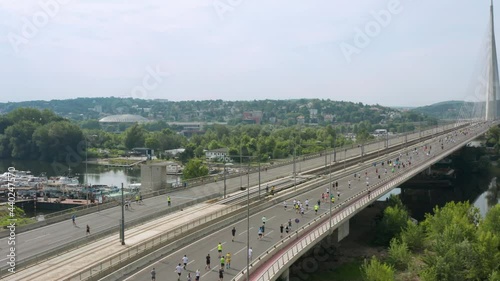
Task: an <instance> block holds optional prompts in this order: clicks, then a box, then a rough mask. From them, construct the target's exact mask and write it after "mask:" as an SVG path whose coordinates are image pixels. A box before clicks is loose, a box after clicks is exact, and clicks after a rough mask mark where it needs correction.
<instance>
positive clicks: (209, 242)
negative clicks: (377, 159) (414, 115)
mask: <svg viewBox="0 0 500 281" xmlns="http://www.w3.org/2000/svg"><path fill="white" fill-rule="evenodd" d="M455 138H457V137H455ZM426 144H427V145H428V146H432V149H431V155H426V153H427V152H428V148H427V149H424V146H419V149H418V155H417V154H414V153H412V152H409V153H408V156H406V151H405V152H403V153H402V158H403V159H405V160H407V161H408V160H409V157H411V162H412V165H415V164H417V163H419V162H420V161H423V160H425V159H429V158H430V157H432V151H436V150H441V148H440V146H439V145H438V144H439V142H438V141H437V140H434V141H433V142H428V143H426ZM452 144H454V143H453V142H448V143H446V144H445V147H449V146H451V145H452ZM409 150H410V149H409ZM409 150H408V151H409ZM398 156H399V154H398V153H393V154H391V157H390V159H391V160H395V159H396V158H397V157H398ZM386 163H387V162H386ZM386 167H387V165H384V167H383V168H382V166H381V165H380V164H379V165H377V166H376V167H374V166H372V165H370V164H367V165H364V166H363V167H360V168H357V169H355V171H356V173H357V174H361V178H359V177H358V178H356V180H353V179H354V174H353V173H349V174H348V175H347V176H345V177H342V178H339V177H337V176H336V177H333V178H332V182H335V181H338V182H339V191H340V195H341V196H340V200H337V201H336V202H335V203H334V204H333V206H335V205H337V204H339V203H340V202H342V201H343V200H345V199H346V198H349V197H351V196H353V195H355V194H357V193H358V192H359V191H362V190H366V176H368V178H369V181H371V184H373V183H374V182H375V179H377V180H378V174H381V179H384V178H386V177H390V176H391V175H392V167H387V168H388V169H387V170H388V171H387V174H386V173H385V172H384V170H385V168H386ZM408 168H411V166H408V165H405V168H403V167H401V168H399V169H408ZM397 169H398V168H395V170H397ZM375 170H378V173H375ZM365 172H366V173H367V174H366V175H365ZM349 180H351V188H350V189H349V188H348V181H349ZM329 186H330V183H327V184H324V185H322V186H320V187H318V188H316V189H314V190H310V191H308V192H306V193H304V194H301V195H299V196H292V197H289V198H288V199H287V202H288V205H289V207H288V208H287V210H285V208H284V207H283V205H282V204H281V203H280V204H276V205H275V206H273V207H271V208H269V209H266V210H263V211H261V212H258V213H254V214H251V217H250V225H251V230H250V247H252V248H253V257H257V256H259V255H260V254H261V253H263V252H264V251H265V250H267V249H268V248H269V247H271V246H272V245H274V244H275V243H277V242H278V241H279V240H280V233H279V226H280V224H284V225H286V224H287V223H288V220H289V219H292V221H294V220H295V219H296V218H298V219H299V224H296V223H295V222H293V223H292V230H295V229H297V227H300V226H302V225H304V224H305V223H307V222H309V221H311V220H312V219H313V218H314V217H315V216H316V215H315V214H314V211H312V208H311V206H314V204H316V201H317V200H318V199H320V198H321V193H323V192H325V191H326V189H327V188H328V187H329ZM335 195H336V191H335ZM293 199H298V200H300V201H301V202H304V201H305V200H306V199H309V201H310V209H309V211H308V212H306V213H305V214H304V216H301V215H300V214H296V212H295V211H294V210H292V208H290V205H291V204H290V200H293ZM329 210H330V204H329V203H326V202H322V203H321V205H320V211H321V212H328V211H329ZM271 215H272V216H271ZM262 216H266V217H273V219H272V221H270V223H266V235H265V237H264V238H263V239H261V240H259V239H258V235H257V230H258V227H259V226H261V225H262V222H261V218H262ZM234 226H235V227H236V229H237V231H240V232H241V233H240V234H239V235H237V236H236V237H237V239H236V240H235V242H231V229H232V227H233V225H231V226H228V227H226V228H224V229H221V230H219V231H216V232H214V233H211V234H207V236H205V237H204V238H203V239H201V240H199V241H197V242H196V243H193V244H191V245H189V246H187V247H184V248H182V249H180V250H178V251H176V252H174V253H173V254H171V255H169V256H167V257H165V258H163V259H161V260H160V261H157V262H156V263H154V264H151V265H150V266H148V267H146V268H144V269H142V270H141V271H138V272H136V273H135V274H133V275H132V276H130V277H126V278H123V279H122V280H127V281H133V280H149V279H150V275H149V274H150V273H149V272H150V270H151V269H152V267H155V268H156V272H157V280H177V274H175V273H174V272H173V271H174V269H175V265H176V264H177V263H178V262H180V258H181V257H182V256H183V255H184V254H186V255H187V256H188V257H190V256H191V257H192V258H193V259H196V262H195V263H193V265H192V266H190V267H189V268H187V271H184V272H183V273H182V276H181V280H184V279H186V275H187V272H190V273H191V275H192V277H193V279H194V273H195V271H196V269H199V270H200V271H201V272H202V274H203V275H202V278H201V280H203V281H205V280H218V271H216V269H215V268H217V265H219V263H218V262H217V260H218V259H217V251H216V245H217V244H218V243H219V242H222V243H224V246H223V253H224V254H227V252H230V253H235V254H234V255H233V257H232V262H231V269H226V270H225V274H224V278H225V279H226V280H230V279H231V278H232V277H234V276H235V274H237V273H238V272H239V271H241V270H242V269H243V268H244V267H245V266H246V257H247V248H246V239H247V236H246V235H241V234H243V233H246V228H247V222H246V221H240V222H238V223H237V224H235V225H234ZM207 253H208V254H210V256H211V257H212V270H210V271H204V267H205V264H204V260H205V259H204V257H205V256H206V255H207Z"/></svg>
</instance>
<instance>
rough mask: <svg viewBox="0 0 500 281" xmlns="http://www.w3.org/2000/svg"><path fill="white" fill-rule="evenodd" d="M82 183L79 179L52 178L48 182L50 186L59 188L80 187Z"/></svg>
mask: <svg viewBox="0 0 500 281" xmlns="http://www.w3.org/2000/svg"><path fill="white" fill-rule="evenodd" d="M79 183H80V182H79V181H78V178H72V177H51V178H50V179H49V180H48V181H47V184H48V185H52V186H58V185H78V184H79Z"/></svg>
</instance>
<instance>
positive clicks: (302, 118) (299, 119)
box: [297, 115, 306, 124]
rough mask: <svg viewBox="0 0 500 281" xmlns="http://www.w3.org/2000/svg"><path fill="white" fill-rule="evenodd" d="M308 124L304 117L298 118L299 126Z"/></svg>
mask: <svg viewBox="0 0 500 281" xmlns="http://www.w3.org/2000/svg"><path fill="white" fill-rule="evenodd" d="M305 122H306V118H305V117H304V116H302V115H300V116H299V117H297V124H304V123H305Z"/></svg>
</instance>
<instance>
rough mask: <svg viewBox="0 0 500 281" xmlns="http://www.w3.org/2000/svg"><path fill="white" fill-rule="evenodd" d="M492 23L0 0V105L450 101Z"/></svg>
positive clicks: (382, 12) (482, 15)
mask: <svg viewBox="0 0 500 281" xmlns="http://www.w3.org/2000/svg"><path fill="white" fill-rule="evenodd" d="M43 3H47V4H43ZM497 6H498V7H497V8H498V9H500V3H499V4H498V5H497ZM377 15H378V16H377ZM488 18H489V1H488V0H480V1H478V0H474V1H470V0H453V1H452V0H439V1H436V0H433V1H431V0H419V1H414V0H400V1H398V0H357V1H346V0H343V1H340V0H315V1H304V0H300V1H299V0H272V1H269V0H268V1H264V0H251V1H250V0H215V1H213V0H176V1H168V0H140V1H137V0H136V1H124V0H120V1H118V0H116V1H115V0H85V1H83V0H36V1H32V0H1V1H0V85H1V89H0V93H1V94H0V102H7V101H24V100H34V99H37V100H38V99H43V100H50V99H67V98H76V97H103V96H115V97H136V98H148V99H153V98H162V99H168V100H173V101H179V100H205V99H223V100H253V99H289V98H322V99H328V98H329V99H332V100H348V101H354V102H363V103H369V104H374V103H379V104H382V105H390V106H394V105H405V106H410V105H412V106H420V105H426V104H430V103H434V102H439V101H444V100H450V99H454V100H460V99H464V98H465V97H466V96H467V95H468V93H467V91H470V90H471V84H473V82H472V81H473V78H474V77H473V72H474V69H475V68H477V65H478V63H477V61H478V60H479V54H480V50H481V46H482V44H484V41H485V37H486V34H487V27H488ZM360 30H361V31H360Z"/></svg>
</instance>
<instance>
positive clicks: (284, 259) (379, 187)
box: [233, 130, 486, 281]
mask: <svg viewBox="0 0 500 281" xmlns="http://www.w3.org/2000/svg"><path fill="white" fill-rule="evenodd" d="M484 132H486V130H482V131H481V132H479V133H476V135H479V134H483V133H484ZM469 141H470V140H469V139H468V140H466V141H462V142H460V143H459V144H458V145H455V146H453V147H450V149H449V150H446V151H443V152H441V153H440V154H439V155H441V154H449V153H451V152H453V151H454V150H456V149H458V148H460V147H461V146H463V145H464V144H467V143H468V142H469ZM433 159H434V160H433ZM435 159H437V158H436V155H433V157H432V158H430V160H431V161H424V162H421V163H419V164H418V165H416V167H415V166H414V167H412V169H411V170H410V171H404V170H399V171H398V172H396V175H397V174H400V176H397V177H396V178H394V176H393V177H392V179H390V180H389V181H387V179H384V180H381V181H379V182H377V184H375V186H376V189H375V190H373V191H372V192H371V194H370V195H367V192H366V191H362V192H359V193H357V194H356V195H354V196H351V197H350V198H348V199H347V200H346V201H344V202H342V203H341V204H339V205H337V206H336V207H334V208H333V209H332V211H333V210H338V209H339V208H340V207H342V206H344V205H345V204H347V203H349V202H351V201H352V200H355V199H356V201H355V202H353V203H351V204H350V205H349V206H347V207H344V209H342V210H341V211H337V213H336V214H335V215H334V216H332V217H331V218H330V220H332V222H331V223H332V228H333V227H336V226H338V225H339V223H341V222H342V221H343V220H344V219H346V218H349V217H350V216H352V215H353V214H354V213H355V212H356V211H357V210H358V209H359V208H360V207H363V206H364V205H366V204H367V203H370V202H372V201H375V200H377V199H378V197H379V196H381V195H383V194H385V193H386V192H387V191H388V190H390V189H392V188H394V186H396V185H397V184H399V183H401V182H403V181H406V180H407V179H408V178H410V177H413V176H414V175H415V174H418V173H420V172H421V171H422V170H423V169H425V168H426V167H427V166H428V165H429V162H431V163H432V162H437V160H435ZM363 194H364V195H363ZM358 197H360V198H358ZM329 216H330V214H329V212H326V213H323V214H321V215H320V216H319V217H318V218H316V219H314V220H313V221H312V222H309V223H308V224H306V225H304V226H302V227H301V228H299V229H297V230H296V231H295V232H294V233H291V234H289V235H287V236H285V237H284V238H283V239H281V240H280V241H279V242H278V243H276V244H274V245H273V246H272V247H271V248H269V250H267V251H266V252H264V253H262V254H261V255H259V256H258V257H257V258H256V259H255V260H254V261H255V262H253V263H251V264H250V274H252V273H253V272H255V271H256V269H257V268H258V267H259V266H260V265H262V263H264V262H266V261H267V260H268V259H269V258H270V257H271V256H272V255H274V254H276V253H277V252H278V251H280V250H282V249H284V248H285V247H288V246H289V245H290V244H291V243H293V242H295V244H294V245H293V246H292V247H290V248H289V249H288V250H286V251H285V252H284V253H282V254H281V256H280V257H279V258H278V259H277V260H276V261H274V262H273V263H272V264H271V265H270V266H269V267H268V268H267V270H265V271H264V272H263V273H262V275H261V276H260V277H259V278H258V279H256V280H257V281H267V280H272V278H274V277H275V276H276V275H278V274H281V272H282V271H283V270H284V268H285V267H286V266H287V264H288V263H289V262H290V261H292V260H294V259H296V257H297V256H298V254H300V253H303V252H305V251H306V250H307V249H309V248H310V247H311V245H314V244H315V243H312V242H313V241H315V240H317V239H320V238H322V236H324V235H325V234H326V233H327V232H328V231H329V230H330V220H328V217H329ZM319 224H321V226H320V227H317V226H318V225H319ZM311 226H313V227H316V228H315V229H314V230H313V231H312V232H310V233H308V234H306V235H305V236H303V237H301V238H300V239H299V240H297V239H293V237H297V238H298V236H299V233H300V232H303V231H306V230H308V229H309V228H310V227H311ZM233 280H235V281H240V280H241V281H243V280H246V269H244V270H242V271H240V273H238V274H237V275H236V277H235V278H234V279H233ZM246 281H248V280H246Z"/></svg>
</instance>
